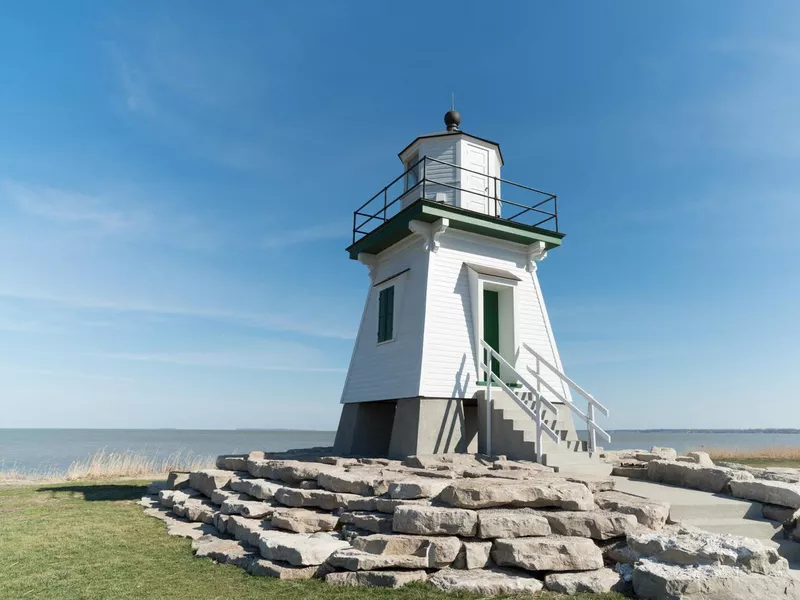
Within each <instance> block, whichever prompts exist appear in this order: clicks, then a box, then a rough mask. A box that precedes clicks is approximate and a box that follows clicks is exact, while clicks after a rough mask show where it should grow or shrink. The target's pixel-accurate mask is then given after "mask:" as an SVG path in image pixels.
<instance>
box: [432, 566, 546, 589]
mask: <svg viewBox="0 0 800 600" xmlns="http://www.w3.org/2000/svg"><path fill="white" fill-rule="evenodd" d="M429 581H430V583H431V584H432V585H433V586H435V587H437V588H438V589H440V590H442V591H444V592H467V593H472V594H478V595H481V596H499V595H507V594H514V595H516V594H520V595H522V594H525V595H532V594H535V593H537V592H539V591H541V589H542V582H541V581H539V580H538V579H536V578H535V577H532V576H531V575H529V574H527V573H525V572H521V571H512V570H510V569H497V568H495V569H481V570H474V571H458V570H454V569H443V570H441V571H438V572H437V573H434V574H433V575H431V578H430V579H429Z"/></svg>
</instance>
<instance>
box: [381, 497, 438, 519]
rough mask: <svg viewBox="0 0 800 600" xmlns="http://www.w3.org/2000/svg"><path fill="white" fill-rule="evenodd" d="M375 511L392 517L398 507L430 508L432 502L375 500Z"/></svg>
mask: <svg viewBox="0 0 800 600" xmlns="http://www.w3.org/2000/svg"><path fill="white" fill-rule="evenodd" d="M373 500H374V502H375V509H376V510H378V511H379V512H382V513H387V514H390V515H393V514H394V510H395V509H396V508H397V507H398V506H405V505H417V506H430V505H431V502H430V500H397V499H395V498H374V499H373Z"/></svg>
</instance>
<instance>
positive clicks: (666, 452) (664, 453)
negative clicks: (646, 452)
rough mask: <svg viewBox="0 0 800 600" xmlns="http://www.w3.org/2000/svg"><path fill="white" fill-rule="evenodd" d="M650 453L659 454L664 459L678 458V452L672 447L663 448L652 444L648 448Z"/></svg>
mask: <svg viewBox="0 0 800 600" xmlns="http://www.w3.org/2000/svg"><path fill="white" fill-rule="evenodd" d="M650 453H651V454H655V455H657V456H660V457H661V458H663V459H664V460H675V459H676V458H678V453H677V451H676V450H675V449H674V448H663V447H660V446H653V447H652V448H650Z"/></svg>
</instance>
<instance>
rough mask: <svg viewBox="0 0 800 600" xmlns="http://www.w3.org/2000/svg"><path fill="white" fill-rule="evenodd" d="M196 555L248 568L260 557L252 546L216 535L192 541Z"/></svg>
mask: <svg viewBox="0 0 800 600" xmlns="http://www.w3.org/2000/svg"><path fill="white" fill-rule="evenodd" d="M192 550H194V553H195V556H199V557H201V558H203V557H205V558H210V559H211V560H215V561H217V562H219V563H226V564H231V565H235V566H237V567H240V568H242V569H247V567H248V566H249V564H250V563H251V562H252V561H253V560H256V559H258V558H260V557H259V555H258V552H256V551H255V549H254V548H253V547H252V546H249V545H247V544H245V543H243V542H238V541H236V540H227V539H224V538H220V537H217V536H215V535H204V536H203V537H201V538H199V539H197V540H194V541H193V542H192Z"/></svg>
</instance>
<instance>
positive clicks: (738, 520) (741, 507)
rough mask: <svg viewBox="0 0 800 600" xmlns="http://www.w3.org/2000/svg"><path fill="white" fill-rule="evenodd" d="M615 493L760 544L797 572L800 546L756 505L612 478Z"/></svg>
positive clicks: (681, 520)
mask: <svg viewBox="0 0 800 600" xmlns="http://www.w3.org/2000/svg"><path fill="white" fill-rule="evenodd" d="M613 479H614V481H615V487H616V489H617V490H619V491H622V492H626V493H629V494H634V495H636V496H641V497H643V498H649V499H651V500H657V501H659V502H667V503H668V504H670V507H671V508H670V520H671V521H673V522H676V523H682V524H684V525H691V526H693V527H697V528H699V529H703V530H705V531H709V532H711V533H727V534H730V535H739V536H743V537H750V538H755V539H757V540H759V541H760V542H761V543H762V544H764V545H765V546H767V547H770V548H776V549H777V550H778V553H779V554H780V555H781V556H783V557H784V558H786V559H787V560H788V561H789V564H790V565H791V566H792V568H793V569H800V543H797V542H793V541H792V540H789V539H786V538H785V537H784V533H783V528H782V527H781V525H780V524H779V523H777V522H776V521H770V520H768V519H765V518H764V517H763V516H762V514H763V505H762V504H761V503H759V502H751V501H749V500H741V499H738V498H731V497H728V496H723V495H721V494H710V493H708V492H702V491H698V490H689V489H685V488H679V487H674V486H670V485H665V484H661V483H653V482H650V481H641V480H634V479H627V478H625V477H613Z"/></svg>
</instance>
